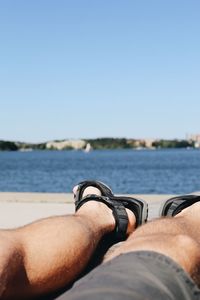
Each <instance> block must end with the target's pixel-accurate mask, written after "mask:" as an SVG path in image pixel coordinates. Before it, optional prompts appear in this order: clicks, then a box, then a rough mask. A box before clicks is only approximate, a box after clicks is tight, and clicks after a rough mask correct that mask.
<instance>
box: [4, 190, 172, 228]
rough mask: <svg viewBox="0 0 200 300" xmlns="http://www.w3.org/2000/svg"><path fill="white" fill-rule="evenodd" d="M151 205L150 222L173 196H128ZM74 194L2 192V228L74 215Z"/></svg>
mask: <svg viewBox="0 0 200 300" xmlns="http://www.w3.org/2000/svg"><path fill="white" fill-rule="evenodd" d="M128 196H132V197H136V198H142V199H144V200H146V201H147V202H148V204H149V220H152V219H154V218H157V217H159V210H160V206H161V204H162V202H163V201H164V200H165V199H168V198H170V197H171V196H172V195H135V194H134V195H128ZM74 211H75V209H74V199H73V194H70V193H66V194H62V193H61V194H58V193H55V194H54V193H15V192H13V193H10V192H0V228H2V229H4V228H16V227H19V226H24V225H26V224H28V223H31V222H34V221H36V220H38V219H42V218H48V217H52V216H60V215H66V214H72V213H74Z"/></svg>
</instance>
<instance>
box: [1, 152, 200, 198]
mask: <svg viewBox="0 0 200 300" xmlns="http://www.w3.org/2000/svg"><path fill="white" fill-rule="evenodd" d="M87 178H89V179H90V178H96V179H99V180H102V181H104V182H106V183H107V184H109V185H111V187H112V188H113V190H114V192H116V193H189V192H191V191H195V190H200V151H199V150H157V151H148V150H144V151H143V150H142V151H133V150H112V151H111V150H106V151H93V152H90V153H84V152H79V151H66V152H65V151H63V152H62V151H61V152H57V151H35V152H0V191H18V192H70V191H71V189H72V187H73V185H75V184H76V183H78V182H79V181H81V180H84V179H87Z"/></svg>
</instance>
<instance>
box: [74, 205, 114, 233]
mask: <svg viewBox="0 0 200 300" xmlns="http://www.w3.org/2000/svg"><path fill="white" fill-rule="evenodd" d="M75 215H76V216H82V217H84V218H85V219H87V221H88V222H89V223H90V224H91V226H92V227H93V228H97V229H98V230H99V231H101V232H103V233H104V234H106V233H110V232H112V231H113V230H114V229H115V219H114V216H113V214H112V211H111V209H110V208H108V207H107V205H105V204H104V203H102V202H97V201H88V202H86V203H84V205H83V206H81V207H80V209H79V210H78V211H77V212H76V214H75Z"/></svg>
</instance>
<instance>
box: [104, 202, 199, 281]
mask: <svg viewBox="0 0 200 300" xmlns="http://www.w3.org/2000/svg"><path fill="white" fill-rule="evenodd" d="M199 216H200V203H199V202H198V203H195V204H193V205H192V206H190V207H188V208H187V209H185V210H183V211H182V212H181V213H180V214H178V215H176V216H175V217H173V218H172V217H170V218H169V217H167V218H161V219H158V220H155V221H152V222H149V223H147V224H146V225H144V226H142V227H140V228H138V229H137V230H136V231H135V232H133V233H132V234H131V235H130V236H129V238H128V239H127V241H126V242H124V243H122V245H121V246H120V247H119V248H117V249H116V250H115V251H113V253H112V254H111V255H110V256H109V257H108V260H109V259H112V258H114V257H116V256H118V255H119V254H121V253H126V252H130V251H146V250H148V251H155V252H158V253H161V254H164V255H166V256H169V257H171V258H172V259H173V260H174V261H176V262H177V263H178V264H179V265H180V266H181V267H182V268H183V269H184V270H185V271H186V272H187V273H189V275H190V276H191V277H192V278H193V279H194V280H195V281H196V283H197V284H198V285H200V234H199V228H200V217H199Z"/></svg>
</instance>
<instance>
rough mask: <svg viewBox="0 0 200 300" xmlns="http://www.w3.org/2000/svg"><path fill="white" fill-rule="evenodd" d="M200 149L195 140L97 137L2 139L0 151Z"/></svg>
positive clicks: (199, 144)
mask: <svg viewBox="0 0 200 300" xmlns="http://www.w3.org/2000/svg"><path fill="white" fill-rule="evenodd" d="M181 148H186V149H193V148H194V149H196V148H199V149H200V143H198V142H196V141H195V140H191V139H190V140H179V139H174V140H164V139H126V138H97V139H81V140H68V139H67V140H60V141H49V142H45V143H39V144H33V143H23V142H11V141H4V140H0V151H24V152H27V151H33V150H83V151H85V152H89V151H91V150H113V149H135V150H144V149H150V150H155V149H181Z"/></svg>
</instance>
